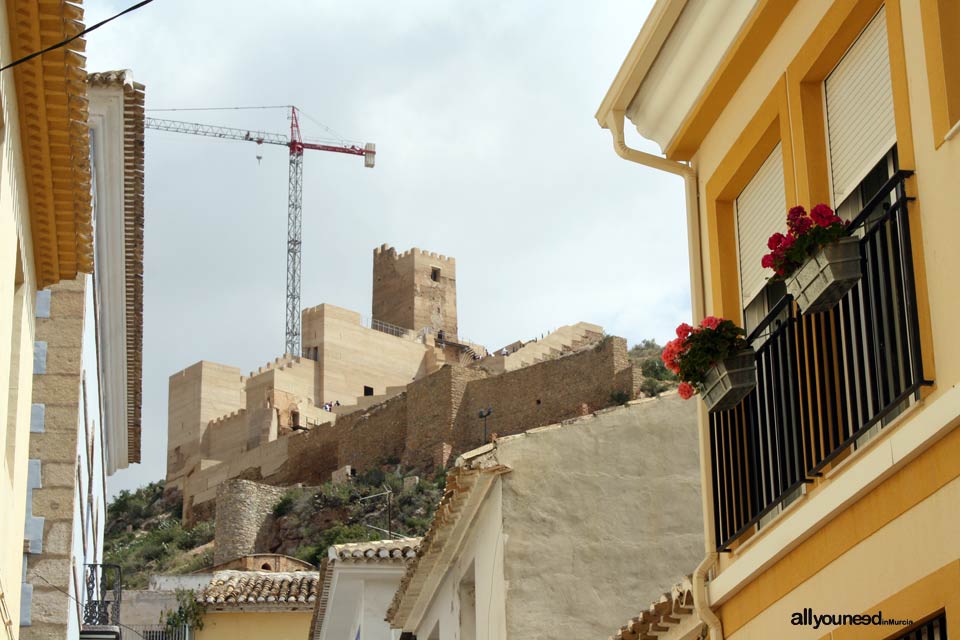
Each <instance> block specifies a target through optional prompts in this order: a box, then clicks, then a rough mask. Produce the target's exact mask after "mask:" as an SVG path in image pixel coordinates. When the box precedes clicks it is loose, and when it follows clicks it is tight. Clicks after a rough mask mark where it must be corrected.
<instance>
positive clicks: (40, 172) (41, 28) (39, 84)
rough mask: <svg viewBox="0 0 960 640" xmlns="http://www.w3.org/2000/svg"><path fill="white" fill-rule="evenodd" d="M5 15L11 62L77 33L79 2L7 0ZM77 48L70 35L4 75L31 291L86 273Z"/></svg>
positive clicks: (83, 125)
mask: <svg viewBox="0 0 960 640" xmlns="http://www.w3.org/2000/svg"><path fill="white" fill-rule="evenodd" d="M6 12H7V16H6V17H7V19H8V22H7V28H8V30H9V33H5V34H3V35H4V36H9V38H8V40H7V41H8V42H9V46H10V54H9V55H10V58H11V59H17V58H20V57H22V56H26V55H28V54H30V53H33V52H35V51H39V50H40V49H44V48H46V47H49V46H51V45H53V44H56V43H58V42H61V41H63V40H67V39H68V38H71V37H74V36H77V35H78V34H79V33H80V32H81V31H83V28H84V25H83V8H82V6H81V2H80V0H72V1H70V0H64V1H59V2H37V1H36V0H8V1H7V2H6ZM85 48H86V43H85V41H84V39H83V38H76V39H74V40H71V41H70V42H69V44H67V45H65V46H63V47H60V48H57V49H53V50H51V51H48V52H46V53H44V54H43V55H42V56H37V57H35V58H33V59H32V60H28V61H26V62H24V63H22V64H19V65H17V66H16V67H15V68H14V69H13V70H12V73H13V77H14V81H15V83H16V99H17V106H18V119H19V125H20V127H19V128H20V146H21V149H22V152H23V183H24V185H25V187H26V195H27V198H26V200H27V202H28V203H29V210H30V228H31V233H32V236H33V238H32V239H33V243H32V244H33V247H32V249H33V251H32V253H33V262H34V265H35V267H36V277H37V283H36V284H37V288H38V289H40V288H43V287H46V286H49V285H51V284H56V283H57V282H59V281H61V280H72V279H74V278H76V277H77V273H80V272H82V273H92V272H93V225H92V221H91V207H92V203H93V199H92V197H91V191H90V188H91V178H90V135H89V129H88V126H87V119H88V110H87V85H86V79H87V71H86V68H85V67H86V58H84V56H83V52H84V50H85ZM2 124H3V123H0V126H2ZM24 250H26V247H24ZM25 257H26V254H25Z"/></svg>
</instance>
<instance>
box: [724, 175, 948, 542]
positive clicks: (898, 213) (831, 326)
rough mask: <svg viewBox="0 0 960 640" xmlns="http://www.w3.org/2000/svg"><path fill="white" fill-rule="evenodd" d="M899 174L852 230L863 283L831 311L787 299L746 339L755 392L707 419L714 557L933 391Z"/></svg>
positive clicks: (905, 202) (905, 206) (904, 196)
mask: <svg viewBox="0 0 960 640" xmlns="http://www.w3.org/2000/svg"><path fill="white" fill-rule="evenodd" d="M911 173H912V172H909V171H899V172H897V173H896V174H895V175H894V176H893V177H892V178H891V179H890V180H889V181H887V183H886V184H885V185H884V186H883V187H882V188H881V190H880V191H879V192H878V193H877V194H876V195H875V196H874V197H873V198H871V200H870V201H869V202H868V203H867V206H866V207H864V209H863V211H861V212H860V213H859V214H858V215H857V217H856V218H854V220H853V221H851V223H850V227H849V228H850V234H851V235H853V236H856V237H858V238H860V256H861V260H862V263H861V267H862V273H863V277H862V278H861V280H860V282H859V283H858V284H857V285H856V286H855V287H854V288H853V289H852V290H851V291H850V292H848V293H847V295H846V296H845V297H844V298H843V299H842V300H841V301H840V302H839V303H838V304H837V305H836V306H835V307H834V308H833V309H831V310H830V311H826V312H824V313H818V314H802V313H800V312H799V310H798V308H797V306H796V305H795V304H794V303H793V300H792V298H791V297H790V296H789V295H787V296H785V297H784V298H782V299H781V300H780V302H779V303H778V304H776V305H775V306H774V307H773V308H772V309H771V310H770V312H769V313H768V314H767V316H766V317H765V318H764V319H763V320H762V321H761V322H760V323H759V324H758V325H757V327H756V328H755V329H754V330H753V331H752V333H751V334H750V336H749V338H748V339H749V340H750V342H751V343H752V344H753V345H754V348H755V349H756V359H757V386H756V388H755V389H754V390H753V391H752V392H751V393H750V395H748V396H747V397H746V398H745V399H744V400H743V402H742V403H741V404H740V405H739V406H737V407H735V408H733V409H731V410H729V411H725V412H719V413H715V414H712V415H711V416H710V422H709V435H710V441H711V451H712V454H711V456H712V457H711V473H712V478H713V495H714V503H713V516H714V526H715V535H716V541H717V549H718V550H719V551H728V550H729V549H730V548H731V546H732V545H733V543H734V542H735V541H737V540H738V539H739V538H740V537H741V536H742V535H744V534H745V533H747V532H748V531H751V530H753V529H754V528H755V527H756V526H757V525H758V524H759V523H761V522H762V519H763V518H764V517H765V516H768V514H771V513H772V512H775V511H776V510H778V509H779V508H780V507H781V505H784V504H785V503H787V502H788V501H790V500H792V499H794V498H795V497H796V496H798V495H799V494H800V492H801V491H802V489H801V487H802V486H803V485H804V484H805V483H810V482H813V478H814V477H817V476H820V475H822V473H823V471H824V469H825V468H826V467H828V465H830V464H831V463H833V462H836V461H838V459H839V458H841V457H843V456H845V455H848V454H849V452H850V451H851V450H852V449H854V448H856V447H857V446H858V445H859V444H862V443H863V442H864V441H865V440H866V439H867V438H869V437H872V434H873V433H874V431H875V430H876V429H880V428H882V427H883V425H885V424H886V423H888V422H889V421H890V420H892V419H893V418H894V417H896V416H897V415H898V414H899V413H901V412H902V411H903V410H904V409H905V408H906V407H907V406H909V404H910V402H912V401H913V400H914V399H916V398H918V396H919V389H920V387H922V386H924V385H928V384H932V383H931V382H930V381H928V380H925V379H924V377H923V370H922V363H921V359H920V337H919V323H918V319H917V305H916V291H915V283H914V275H913V254H912V249H911V239H910V225H909V217H908V211H907V203H908V202H909V201H910V200H912V198H909V197H907V196H906V195H905V193H904V180H905V179H906V178H907V177H909V176H910V175H911Z"/></svg>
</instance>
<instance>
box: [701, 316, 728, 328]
mask: <svg viewBox="0 0 960 640" xmlns="http://www.w3.org/2000/svg"><path fill="white" fill-rule="evenodd" d="M721 322H723V320H721V319H720V318H718V317H716V316H707V317H706V318H704V319H703V322H701V323H700V326H701V327H704V328H705V329H716V328H717V327H719V326H720V323H721Z"/></svg>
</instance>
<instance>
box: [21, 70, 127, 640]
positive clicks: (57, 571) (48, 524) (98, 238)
mask: <svg viewBox="0 0 960 640" xmlns="http://www.w3.org/2000/svg"><path fill="white" fill-rule="evenodd" d="M88 84H89V93H88V96H89V111H90V115H89V133H90V161H91V166H92V174H93V175H92V184H91V191H92V196H93V236H94V270H93V271H94V272H93V274H90V275H80V276H78V277H77V278H76V279H74V280H69V281H62V282H61V283H59V284H57V285H54V286H51V287H49V288H46V289H43V290H41V291H38V292H37V294H36V302H35V316H36V317H35V320H34V321H35V323H36V340H35V343H34V359H33V374H34V381H33V382H34V384H33V403H32V407H31V414H30V418H31V419H30V453H29V456H30V459H29V465H28V475H27V491H28V493H27V500H26V520H25V527H24V538H25V547H24V559H23V583H22V588H21V598H20V637H21V638H64V637H66V638H69V639H72V638H78V637H79V636H80V631H81V628H82V627H83V625H84V620H85V617H86V618H87V621H88V622H89V621H90V612H89V611H88V612H85V610H84V607H85V605H86V604H88V603H89V602H90V601H91V600H105V599H106V600H109V599H110V598H111V597H112V596H110V595H107V594H106V592H105V591H102V590H101V586H102V584H103V583H102V582H101V579H102V578H103V577H104V576H103V573H102V569H101V568H100V567H99V565H101V564H102V562H103V537H104V525H105V521H106V478H107V476H109V475H111V474H113V473H114V472H115V471H116V470H118V469H122V468H125V467H127V466H128V465H129V464H130V463H136V462H139V461H140V410H141V354H142V309H143V284H142V283H143V279H142V275H143V98H144V93H143V86H142V85H138V84H136V83H134V82H133V79H132V76H131V75H130V73H129V72H108V73H98V74H90V76H89V82H88ZM91 576H93V577H94V578H95V581H94V583H93V584H92V585H91V584H89V583H88V578H89V577H91ZM91 587H92V593H91ZM66 594H69V596H68V595H66ZM107 615H108V617H109V613H107Z"/></svg>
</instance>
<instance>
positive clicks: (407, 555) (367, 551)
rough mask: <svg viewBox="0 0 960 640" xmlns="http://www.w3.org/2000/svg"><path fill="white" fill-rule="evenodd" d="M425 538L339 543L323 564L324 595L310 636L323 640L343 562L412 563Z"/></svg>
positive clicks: (320, 596)
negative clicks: (335, 570)
mask: <svg viewBox="0 0 960 640" xmlns="http://www.w3.org/2000/svg"><path fill="white" fill-rule="evenodd" d="M421 540H422V539H421V538H399V539H396V540H375V541H372V542H349V543H346V544H335V545H333V546H332V547H330V549H329V550H328V552H327V557H326V558H324V559H323V560H322V561H321V563H320V583H321V586H320V594H319V597H318V598H317V606H316V607H315V608H314V612H313V620H312V621H311V622H310V635H309V637H310V638H313V639H314V640H319V638H320V630H321V629H322V628H323V620H324V618H325V617H326V615H327V604H328V603H329V601H330V587H331V584H332V582H333V568H334V566H336V565H337V563H342V564H350V565H357V564H367V563H373V564H387V563H390V564H401V563H405V564H410V563H411V562H413V561H414V560H415V559H416V557H417V549H418V548H419V547H420V541H421Z"/></svg>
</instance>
